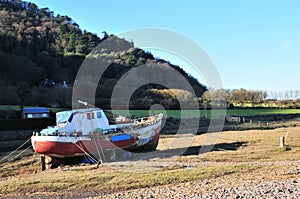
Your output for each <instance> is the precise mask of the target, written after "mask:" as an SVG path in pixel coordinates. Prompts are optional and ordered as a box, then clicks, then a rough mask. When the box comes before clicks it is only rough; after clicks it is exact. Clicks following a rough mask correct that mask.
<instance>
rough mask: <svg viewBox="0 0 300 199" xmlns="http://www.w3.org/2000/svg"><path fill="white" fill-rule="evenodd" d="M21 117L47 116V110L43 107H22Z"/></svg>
mask: <svg viewBox="0 0 300 199" xmlns="http://www.w3.org/2000/svg"><path fill="white" fill-rule="evenodd" d="M22 115H23V118H49V110H48V109H47V108H44V107H31V108H23V113H22Z"/></svg>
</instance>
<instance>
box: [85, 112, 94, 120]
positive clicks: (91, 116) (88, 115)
mask: <svg viewBox="0 0 300 199" xmlns="http://www.w3.org/2000/svg"><path fill="white" fill-rule="evenodd" d="M86 117H87V119H88V120H93V119H95V115H94V113H87V114H86Z"/></svg>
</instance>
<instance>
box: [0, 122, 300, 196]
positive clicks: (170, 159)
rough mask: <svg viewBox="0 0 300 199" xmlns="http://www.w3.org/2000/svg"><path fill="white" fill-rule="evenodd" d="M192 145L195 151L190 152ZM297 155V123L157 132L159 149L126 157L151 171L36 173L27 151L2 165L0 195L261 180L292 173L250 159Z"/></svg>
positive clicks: (106, 166)
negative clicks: (222, 179) (282, 142)
mask: <svg viewBox="0 0 300 199" xmlns="http://www.w3.org/2000/svg"><path fill="white" fill-rule="evenodd" d="M287 132H288V136H287V139H286V147H284V148H280V147H279V138H280V137H283V136H286V135H287ZM207 136H210V137H207ZM206 138H213V139H216V138H218V139H217V143H216V145H215V147H214V149H213V151H211V152H207V153H205V154H201V155H197V153H194V152H195V151H197V149H199V148H200V147H201V146H203V145H206V144H208V142H207V141H206V142H205V141H204V140H205V139H206ZM190 143H192V144H191V145H192V147H191V148H189V149H188V151H189V152H186V155H184V156H179V155H178V153H176V152H178V151H177V150H178V149H179V148H183V149H184V148H185V147H186V146H188V145H189V144H190ZM194 149H196V150H195V151H193V150H194ZM179 151H180V150H179ZM143 157H144V156H143ZM138 158H139V157H138V156H137V159H138ZM299 158H300V127H293V128H292V127H290V128H278V129H274V130H264V131H261V130H250V131H240V132H238V131H227V132H222V133H221V134H217V133H212V134H209V135H207V134H203V135H199V136H195V137H193V136H192V135H182V136H170V135H169V136H162V138H161V140H160V143H159V146H158V150H157V151H156V152H153V153H152V154H151V155H150V156H149V157H148V158H145V157H144V159H143V160H137V161H132V162H129V163H131V164H132V165H133V164H135V165H137V164H138V163H140V164H141V165H140V166H138V167H139V169H142V170H143V171H146V169H147V167H151V166H152V167H154V163H155V165H158V167H157V168H158V169H156V170H154V171H151V172H124V170H118V169H114V168H117V167H112V166H111V165H110V164H104V165H102V166H100V167H99V168H96V167H95V166H94V165H91V166H71V167H70V166H68V167H62V168H58V169H55V170H50V171H44V172H40V171H39V170H40V167H39V162H38V158H36V159H35V160H34V161H33V162H32V156H25V157H24V158H22V159H21V160H17V161H15V162H12V163H6V164H4V165H1V168H0V196H5V195H8V194H10V195H12V196H16V195H17V194H25V193H27V194H29V193H33V192H51V193H54V192H57V193H67V192H69V191H71V190H72V191H75V190H76V191H78V192H86V191H96V190H97V191H98V192H99V191H101V192H113V191H119V190H128V189H133V188H141V187H152V186H158V185H165V184H176V183H180V182H189V181H193V180H197V179H214V178H216V177H218V176H225V175H232V174H235V175H238V176H248V178H258V176H260V177H263V178H265V179H274V178H283V177H284V178H288V177H293V175H294V174H293V175H284V176H278V175H273V174H271V173H270V172H269V171H270V169H273V170H274V171H275V170H276V172H277V173H280V172H278V171H280V170H282V169H283V166H281V165H271V166H269V165H266V166H261V165H255V164H249V162H266V161H271V162H275V161H292V160H299ZM129 163H126V162H124V163H121V164H119V165H118V166H119V167H118V168H122V167H126V165H127V167H128V168H129V170H131V171H133V170H134V167H131V166H130V164H129ZM116 165H117V163H116ZM159 168H160V169H159ZM284 169H289V168H288V167H284ZM281 173H283V172H281ZM287 173H288V172H287Z"/></svg>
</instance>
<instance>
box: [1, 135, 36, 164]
mask: <svg viewBox="0 0 300 199" xmlns="http://www.w3.org/2000/svg"><path fill="white" fill-rule="evenodd" d="M30 140H31V138H29V139H28V140H26V141H25V142H24V143H23V144H22V145H21V146H19V147H18V148H17V149H15V150H14V151H12V152H11V153H9V154H8V155H7V156H5V157H4V158H2V159H1V160H0V162H1V161H3V160H5V159H8V157H10V156H11V155H13V154H14V153H16V152H17V151H18V150H19V149H20V148H22V147H23V146H24V145H25V144H27V142H29V141H30ZM30 147H31V145H30V146H29V147H27V148H26V149H25V150H23V151H22V152H21V153H20V154H18V155H16V156H15V157H13V158H12V159H10V160H9V161H11V160H13V159H14V158H16V157H19V156H20V155H21V154H22V153H24V152H25V151H26V150H27V149H29V148H30ZM9 161H8V162H9Z"/></svg>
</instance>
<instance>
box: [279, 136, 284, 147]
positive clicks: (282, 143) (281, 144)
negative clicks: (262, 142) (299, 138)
mask: <svg viewBox="0 0 300 199" xmlns="http://www.w3.org/2000/svg"><path fill="white" fill-rule="evenodd" d="M280 147H284V137H280Z"/></svg>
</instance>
